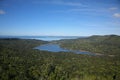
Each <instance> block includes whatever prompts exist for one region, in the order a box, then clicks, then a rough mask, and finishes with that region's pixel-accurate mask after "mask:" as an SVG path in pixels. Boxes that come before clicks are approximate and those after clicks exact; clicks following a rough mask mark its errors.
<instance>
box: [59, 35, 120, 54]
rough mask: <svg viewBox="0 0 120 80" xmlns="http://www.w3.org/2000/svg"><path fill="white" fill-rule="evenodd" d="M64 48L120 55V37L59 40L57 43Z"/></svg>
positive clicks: (108, 36)
mask: <svg viewBox="0 0 120 80" xmlns="http://www.w3.org/2000/svg"><path fill="white" fill-rule="evenodd" d="M57 43H58V44H60V45H61V46H62V47H64V48H68V49H73V50H85V51H90V52H94V53H100V54H104V55H120V36H117V35H106V36H97V35H95V36H90V37H87V38H78V39H70V40H60V41H58V42H57Z"/></svg>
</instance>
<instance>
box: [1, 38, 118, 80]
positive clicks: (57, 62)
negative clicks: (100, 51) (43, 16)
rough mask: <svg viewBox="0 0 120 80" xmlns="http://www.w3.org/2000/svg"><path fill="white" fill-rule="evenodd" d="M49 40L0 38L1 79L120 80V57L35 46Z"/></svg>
mask: <svg viewBox="0 0 120 80" xmlns="http://www.w3.org/2000/svg"><path fill="white" fill-rule="evenodd" d="M45 43H48V42H45V41H37V40H23V39H22V40H21V39H18V40H16V39H10V40H6V39H1V40H0V80H120V58H119V57H120V56H119V57H117V56H115V57H109V56H91V55H81V54H73V53H70V52H58V53H54V52H47V51H39V50H35V49H33V48H34V47H35V46H38V45H42V44H45Z"/></svg>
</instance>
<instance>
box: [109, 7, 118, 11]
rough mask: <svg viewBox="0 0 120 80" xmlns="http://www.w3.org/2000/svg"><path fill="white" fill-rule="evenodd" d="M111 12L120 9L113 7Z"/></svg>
mask: <svg viewBox="0 0 120 80" xmlns="http://www.w3.org/2000/svg"><path fill="white" fill-rule="evenodd" d="M109 10H112V11H113V10H118V8H117V7H111V8H109Z"/></svg>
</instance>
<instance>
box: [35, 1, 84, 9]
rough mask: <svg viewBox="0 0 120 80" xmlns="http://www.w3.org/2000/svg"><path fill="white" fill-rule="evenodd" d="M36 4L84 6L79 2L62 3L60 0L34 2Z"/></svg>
mask: <svg viewBox="0 0 120 80" xmlns="http://www.w3.org/2000/svg"><path fill="white" fill-rule="evenodd" d="M33 3H36V4H54V5H65V6H84V7H85V5H83V4H82V3H80V2H71V1H62V0H52V1H34V2H33Z"/></svg>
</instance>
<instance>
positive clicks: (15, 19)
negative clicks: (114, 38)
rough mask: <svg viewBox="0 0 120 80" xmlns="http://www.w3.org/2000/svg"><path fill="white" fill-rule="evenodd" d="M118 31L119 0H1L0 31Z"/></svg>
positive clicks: (61, 33)
mask: <svg viewBox="0 0 120 80" xmlns="http://www.w3.org/2000/svg"><path fill="white" fill-rule="evenodd" d="M109 34H116V35H120V1H119V0H0V35H13V36H16V35H18V36H23V35H28V36H34V35H35V36H38V35H51V36H89V35H109Z"/></svg>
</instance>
